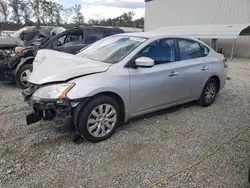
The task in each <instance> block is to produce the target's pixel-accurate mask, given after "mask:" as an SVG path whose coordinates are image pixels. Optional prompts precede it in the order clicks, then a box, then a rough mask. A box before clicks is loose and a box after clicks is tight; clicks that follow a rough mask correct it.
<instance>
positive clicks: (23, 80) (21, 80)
mask: <svg viewBox="0 0 250 188" xmlns="http://www.w3.org/2000/svg"><path fill="white" fill-rule="evenodd" d="M32 68H33V65H32V64H26V65H23V66H22V67H21V68H20V69H19V70H18V71H17V74H16V85H17V86H18V87H20V88H21V89H25V88H27V87H28V76H29V75H30V74H31V72H32Z"/></svg>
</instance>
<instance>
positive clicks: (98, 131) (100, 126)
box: [87, 104, 117, 137]
mask: <svg viewBox="0 0 250 188" xmlns="http://www.w3.org/2000/svg"><path fill="white" fill-rule="evenodd" d="M116 122H117V112H116V110H115V108H114V107H113V106H111V105H110V104H101V105H99V106H97V107H96V108H95V109H94V110H92V112H91V113H90V115H89V117H88V121H87V129H88V132H89V133H90V134H91V135H92V136H94V137H105V136H106V135H108V134H109V133H110V132H111V131H112V130H113V129H114V127H115V125H116Z"/></svg>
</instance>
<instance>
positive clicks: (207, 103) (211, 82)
mask: <svg viewBox="0 0 250 188" xmlns="http://www.w3.org/2000/svg"><path fill="white" fill-rule="evenodd" d="M211 85H212V86H214V88H215V90H214V96H213V97H211V99H210V100H206V91H207V90H208V88H209V87H211ZM218 89H219V87H218V83H217V81H216V80H215V79H213V78H210V79H209V80H208V81H207V83H206V84H205V86H204V88H203V91H202V93H201V96H200V99H199V100H198V101H197V103H198V105H200V106H203V107H208V106H210V105H211V104H213V102H214V100H215V98H216V95H217V93H218Z"/></svg>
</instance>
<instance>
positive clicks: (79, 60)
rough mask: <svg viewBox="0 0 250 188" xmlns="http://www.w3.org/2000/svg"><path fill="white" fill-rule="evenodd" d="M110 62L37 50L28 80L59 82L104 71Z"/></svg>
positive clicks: (31, 81) (38, 82)
mask: <svg viewBox="0 0 250 188" xmlns="http://www.w3.org/2000/svg"><path fill="white" fill-rule="evenodd" d="M110 66H111V64H108V63H102V62H98V61H94V60H90V59H86V58H83V57H79V56H76V55H72V54H67V53H62V52H57V51H52V50H39V51H38V53H37V56H36V58H35V60H34V62H33V72H32V73H31V74H30V76H29V78H28V82H30V83H33V84H38V85H41V84H45V83H50V82H61V81H66V80H69V79H71V78H75V77H79V76H84V75H88V74H94V73H100V72H105V71H107V70H108V68H109V67H110Z"/></svg>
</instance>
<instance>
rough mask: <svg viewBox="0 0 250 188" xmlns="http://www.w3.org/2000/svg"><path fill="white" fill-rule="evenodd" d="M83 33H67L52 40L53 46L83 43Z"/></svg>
mask: <svg viewBox="0 0 250 188" xmlns="http://www.w3.org/2000/svg"><path fill="white" fill-rule="evenodd" d="M84 43H85V41H84V35H83V32H82V31H79V32H73V33H69V34H67V35H63V36H61V37H60V38H58V39H57V40H55V41H54V42H53V47H60V46H67V45H74V44H84Z"/></svg>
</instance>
